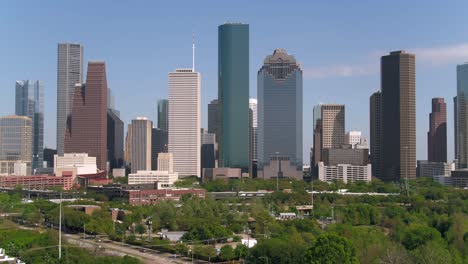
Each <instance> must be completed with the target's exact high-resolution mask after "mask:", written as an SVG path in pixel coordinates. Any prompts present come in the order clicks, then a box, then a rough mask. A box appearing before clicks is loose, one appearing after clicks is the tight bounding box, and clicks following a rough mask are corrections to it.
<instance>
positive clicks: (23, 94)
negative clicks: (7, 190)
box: [15, 80, 44, 170]
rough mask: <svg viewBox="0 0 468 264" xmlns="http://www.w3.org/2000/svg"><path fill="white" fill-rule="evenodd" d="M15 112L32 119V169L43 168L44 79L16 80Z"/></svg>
mask: <svg viewBox="0 0 468 264" xmlns="http://www.w3.org/2000/svg"><path fill="white" fill-rule="evenodd" d="M15 108H16V109H15V113H16V115H19V116H27V117H29V118H31V120H32V126H33V132H32V133H33V149H32V169H33V170H34V169H37V168H42V167H43V164H42V161H43V160H44V83H43V82H42V81H30V80H25V81H16V107H15Z"/></svg>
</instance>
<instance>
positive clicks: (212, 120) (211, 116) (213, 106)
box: [208, 99, 219, 142]
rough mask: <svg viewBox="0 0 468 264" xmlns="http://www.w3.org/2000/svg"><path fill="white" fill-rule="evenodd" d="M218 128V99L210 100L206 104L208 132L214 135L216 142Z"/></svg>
mask: <svg viewBox="0 0 468 264" xmlns="http://www.w3.org/2000/svg"><path fill="white" fill-rule="evenodd" d="M218 130H219V110H218V100H217V99H215V100H212V101H211V102H210V103H209V104H208V133H212V134H215V135H216V142H218V136H219V135H218Z"/></svg>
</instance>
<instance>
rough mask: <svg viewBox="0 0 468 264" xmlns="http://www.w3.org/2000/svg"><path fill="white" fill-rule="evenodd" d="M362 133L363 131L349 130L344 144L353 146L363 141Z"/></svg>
mask: <svg viewBox="0 0 468 264" xmlns="http://www.w3.org/2000/svg"><path fill="white" fill-rule="evenodd" d="M361 138H362V133H361V131H349V132H348V133H346V134H345V137H344V144H345V145H351V146H352V147H353V148H354V147H355V146H356V145H357V144H360V143H361Z"/></svg>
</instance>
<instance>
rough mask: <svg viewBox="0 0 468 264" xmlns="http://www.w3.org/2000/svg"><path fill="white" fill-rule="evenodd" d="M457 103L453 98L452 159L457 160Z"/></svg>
mask: <svg viewBox="0 0 468 264" xmlns="http://www.w3.org/2000/svg"><path fill="white" fill-rule="evenodd" d="M457 105H458V102H457V96H455V97H453V133H454V135H453V141H454V142H453V145H454V158H455V159H458V110H457V109H458V107H457Z"/></svg>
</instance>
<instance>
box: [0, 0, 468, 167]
mask: <svg viewBox="0 0 468 264" xmlns="http://www.w3.org/2000/svg"><path fill="white" fill-rule="evenodd" d="M466 10H468V2H467V1H449V2H444V1H399V0H398V1H385V3H384V1H370V0H369V1H244V0H236V1H208V0H207V1H110V0H108V1H101V0H100V1H96V0H93V1H88V0H87V1H81V0H80V1H58V0H57V1H13V0H12V1H8V0H7V1H1V3H0V33H1V36H2V38H1V41H0V88H1V91H2V93H1V97H0V115H7V114H11V113H14V107H15V106H14V90H15V86H14V84H15V80H22V79H39V80H43V81H44V82H45V111H46V113H45V133H46V136H45V145H46V146H49V147H55V132H56V131H55V125H56V89H57V87H56V86H57V81H56V80H57V76H56V68H57V65H56V64H57V43H59V42H66V41H71V42H79V43H82V44H84V46H85V49H84V54H85V61H88V60H104V61H106V63H107V80H108V85H109V87H111V88H112V90H113V92H114V94H115V97H116V106H117V109H119V110H120V111H121V116H122V118H123V120H124V122H125V123H128V122H129V121H130V120H131V119H132V118H134V117H136V116H142V115H143V116H148V117H149V118H151V119H153V120H154V121H156V100H157V99H159V98H165V97H167V89H168V77H167V73H168V72H169V71H172V70H174V69H175V68H178V67H189V66H190V65H191V45H192V43H191V41H192V32H195V34H196V45H197V51H196V68H197V71H200V72H201V73H202V106H203V108H202V126H203V127H206V124H207V121H206V120H207V115H206V113H207V110H206V109H207V104H208V103H209V101H210V100H212V99H214V98H216V97H217V76H216V72H217V59H218V58H217V27H218V25H220V24H222V23H224V22H232V21H240V22H245V23H249V24H250V54H251V56H250V94H251V95H252V96H253V97H256V93H257V92H256V89H257V87H256V86H257V85H256V74H257V70H258V69H259V67H260V66H261V64H262V61H263V59H264V58H265V56H266V55H268V54H271V53H272V51H273V49H275V48H286V49H287V51H288V52H289V53H291V54H293V55H295V56H296V58H297V60H298V61H299V62H300V63H301V65H302V68H303V71H304V114H303V116H304V133H303V134H304V162H306V160H307V159H308V157H309V147H310V146H311V144H312V108H313V106H314V105H315V104H317V103H319V102H323V103H343V104H346V129H347V130H350V129H357V130H362V131H363V132H364V135H366V136H368V134H369V132H368V131H369V96H370V95H371V93H372V92H373V91H375V90H377V89H378V88H379V86H380V77H379V57H380V56H381V55H385V54H387V53H388V52H389V51H392V50H399V49H406V50H409V51H412V52H415V53H416V60H417V70H416V72H417V78H416V94H417V107H416V109H417V158H418V159H426V158H427V154H426V151H427V150H426V148H427V147H426V142H427V135H426V133H427V130H428V114H429V112H430V100H431V98H432V97H445V99H446V101H448V104H447V112H448V146H449V147H448V152H449V159H451V158H453V103H452V97H453V96H454V95H455V94H456V72H455V67H456V64H459V63H463V62H465V61H468V34H467V32H468V31H467V29H468V19H467V16H466Z"/></svg>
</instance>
